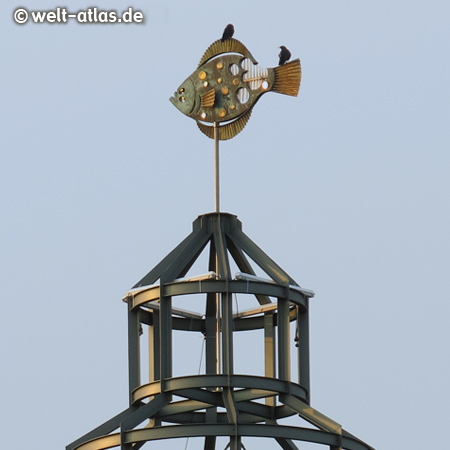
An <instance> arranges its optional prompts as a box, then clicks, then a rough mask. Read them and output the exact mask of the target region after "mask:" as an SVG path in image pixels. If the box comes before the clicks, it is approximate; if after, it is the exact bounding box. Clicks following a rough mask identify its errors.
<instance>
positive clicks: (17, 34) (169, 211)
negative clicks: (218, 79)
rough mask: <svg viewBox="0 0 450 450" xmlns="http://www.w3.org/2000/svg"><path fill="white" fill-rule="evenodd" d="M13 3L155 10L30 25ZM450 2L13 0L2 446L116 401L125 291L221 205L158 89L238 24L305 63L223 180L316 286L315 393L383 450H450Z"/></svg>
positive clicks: (224, 162)
mask: <svg viewBox="0 0 450 450" xmlns="http://www.w3.org/2000/svg"><path fill="white" fill-rule="evenodd" d="M19 6H20V7H24V8H27V9H29V10H53V9H54V8H56V7H57V6H65V7H66V8H67V10H68V11H69V12H77V11H79V10H83V9H86V8H88V7H94V6H96V7H98V8H99V9H103V10H111V9H116V10H118V11H119V12H122V11H123V10H125V9H127V8H128V7H133V8H134V9H135V10H139V11H142V13H143V15H144V18H145V22H144V23H143V24H127V25H125V24H110V25H104V24H102V25H101V24H98V25H95V24H86V25H81V24H78V23H76V22H75V21H74V19H71V21H70V22H69V23H67V24H53V25H49V24H33V23H26V24H25V25H17V24H16V23H15V22H14V21H13V12H14V11H15V10H16V9H17V8H18V7H19ZM449 17H450V5H449V3H448V2H447V1H444V0H442V1H437V0H435V1H430V2H424V1H420V2H419V1H403V0H402V1H386V0H379V1H377V2H374V1H371V2H369V1H360V0H359V1H351V0H348V1H341V2H337V1H334V0H333V1H331V0H323V1H322V0H317V1H303V0H299V1H284V0H279V1H276V2H268V1H260V2H252V1H248V2H241V1H228V2H206V1H196V0H192V1H190V2H185V1H179V0H173V1H171V2H166V3H164V2H157V1H146V2H144V1H142V0H136V1H135V2H132V3H126V2H122V1H115V0H114V1H108V2H106V1H99V2H98V3H95V4H93V3H92V2H87V3H85V2H75V1H73V0H68V1H66V2H63V4H55V3H52V2H48V1H47V0H42V1H37V2H36V1H34V2H30V1H26V2H22V1H21V2H12V1H10V0H4V1H3V2H2V4H1V6H0V37H1V42H2V44H1V46H0V52H1V53H0V55H1V61H2V70H1V71H0V93H1V94H0V95H1V102H0V103H1V109H0V111H1V112H0V114H1V117H0V129H1V133H0V139H1V147H0V148H1V164H0V174H1V176H0V196H1V205H2V214H1V219H0V231H1V233H0V260H1V266H0V269H1V270H0V299H1V315H0V356H1V367H2V369H1V377H0V380H1V383H0V418H1V423H2V426H1V429H2V442H3V444H2V447H4V448H17V449H21V448H24V449H25V448H33V449H36V450H41V449H42V450H47V449H58V448H59V449H60V448H63V447H65V445H67V444H69V443H70V442H72V441H73V440H75V439H76V438H78V437H80V436H81V435H83V434H84V433H85V432H87V431H89V430H91V429H92V428H94V427H95V426H97V425H99V424H101V423H102V422H103V421H105V420H106V419H109V418H110V417H112V416H113V415H115V414H116V413H118V412H120V411H122V410H123V409H125V407H126V405H127V349H126V340H127V334H126V306H125V304H124V303H123V302H122V301H121V298H122V296H123V294H124V293H125V292H126V291H127V290H128V289H129V288H130V287H131V286H133V285H134V284H135V283H136V282H137V281H138V280H139V279H140V278H141V277H142V276H143V275H145V274H146V273H147V272H148V271H149V270H150V269H151V268H152V267H153V266H154V265H156V264H157V263H158V262H159V261H160V259H161V258H162V257H163V256H165V255H166V254H167V253H168V252H169V251H170V250H171V249H172V248H173V247H174V246H175V245H177V244H178V243H179V242H180V241H181V240H182V239H183V238H184V237H185V236H186V235H187V234H189V233H190V231H191V229H192V221H193V220H194V219H195V218H196V217H197V216H198V215H199V214H203V213H206V212H210V211H212V210H213V209H214V195H213V144H212V141H211V140H209V139H207V138H206V137H205V136H203V135H202V134H201V133H200V132H199V131H198V129H197V127H196V125H195V123H194V121H193V120H191V119H189V118H187V117H186V116H184V115H182V114H181V113H180V112H179V111H177V110H176V109H175V108H174V107H173V106H172V105H171V103H170V102H169V97H170V96H171V95H172V94H173V92H174V90H175V89H176V88H177V87H178V86H179V84H180V83H181V82H182V81H183V80H184V79H185V78H186V77H187V76H188V75H190V74H191V72H193V71H194V69H195V68H196V66H197V63H198V61H199V59H200V57H201V56H202V54H203V52H204V50H205V49H206V48H207V47H208V46H209V44H210V43H211V42H213V41H214V40H216V39H217V38H219V37H220V36H221V34H222V31H223V28H224V26H225V25H226V24H227V23H230V22H232V23H234V25H235V29H236V33H235V37H236V38H237V39H239V40H241V41H242V42H243V43H245V45H246V46H247V47H248V48H249V50H250V51H251V52H252V53H253V55H254V56H255V57H256V59H257V60H258V61H259V63H260V65H261V66H263V67H273V66H275V65H276V64H277V54H278V52H279V49H278V47H279V46H280V45H282V44H283V45H286V46H287V47H288V48H289V49H290V50H291V52H292V54H293V57H300V59H301V61H302V68H303V80H302V84H301V88H300V94H299V97H298V98H291V97H287V96H281V95H276V94H267V95H265V96H264V98H263V99H261V101H260V102H259V103H258V104H257V105H256V107H255V109H254V112H253V114H252V118H251V119H250V121H249V123H248V125H247V127H246V128H245V129H244V131H243V132H242V133H241V134H240V135H238V136H237V137H236V138H234V139H232V140H231V141H227V142H224V143H222V144H221V177H222V178H221V181H222V210H223V211H227V212H231V213H234V214H236V215H238V217H239V219H240V220H241V221H242V222H243V229H244V232H245V233H246V234H247V235H248V236H249V237H250V238H251V239H252V240H254V241H255V242H256V243H257V244H258V245H259V246H260V247H262V248H263V249H264V251H265V252H266V253H267V254H269V255H270V256H271V257H272V258H273V259H275V261H277V262H278V263H279V264H280V265H281V266H282V267H283V268H284V269H285V270H286V271H287V272H288V273H289V274H291V275H292V276H293V277H294V278H295V279H296V281H297V282H298V283H300V284H301V285H302V286H305V287H307V288H310V289H313V290H314V291H315V292H316V297H315V298H314V299H313V301H312V304H311V336H310V338H311V364H312V373H311V379H312V405H313V406H314V407H315V408H316V409H318V410H319V411H321V412H323V413H324V414H326V415H328V416H330V417H331V418H333V419H334V420H336V421H337V422H339V423H341V424H342V425H343V426H344V428H346V429H347V430H348V431H350V432H351V433H353V434H355V435H356V436H358V437H360V438H361V439H363V440H365V441H366V442H368V443H369V444H371V445H373V446H374V447H376V448H377V449H379V450H381V449H384V450H397V449H401V448H405V449H406V448H407V449H409V450H415V449H417V450H419V449H420V450H422V449H424V448H442V446H443V445H445V444H444V443H445V442H446V441H447V439H446V438H447V430H448V405H449V402H450V393H449V387H448V386H449V383H448V380H449V379H450V370H449V369H450V366H449V364H450V363H449V340H450V327H449V324H448V322H449V317H450V298H449V293H448V290H449V289H448V285H449V275H450V239H449V230H450V208H449V201H450V198H449V197H450V176H449V173H450V152H449V150H450V149H449V144H450V126H449V124H450V121H449V105H450V88H449V86H450V84H449V80H450V59H449V54H450V49H449V43H450V27H449ZM243 358H245V356H243ZM177 445H179V448H180V449H181V450H182V449H184V443H181V442H179V443H178V444H177ZM173 448H178V447H173ZM266 448H269V446H267V447H266ZM248 450H250V449H249V448H248Z"/></svg>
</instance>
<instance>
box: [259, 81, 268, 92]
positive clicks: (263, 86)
mask: <svg viewBox="0 0 450 450" xmlns="http://www.w3.org/2000/svg"><path fill="white" fill-rule="evenodd" d="M261 87H262V89H263V90H264V91H267V89H269V83H268V82H267V81H266V80H264V81H263V82H262V84H261Z"/></svg>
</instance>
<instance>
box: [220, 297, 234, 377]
mask: <svg viewBox="0 0 450 450" xmlns="http://www.w3.org/2000/svg"><path fill="white" fill-rule="evenodd" d="M222 364H223V366H222V372H223V374H224V375H232V374H233V296H232V294H230V293H228V292H226V293H224V294H222Z"/></svg>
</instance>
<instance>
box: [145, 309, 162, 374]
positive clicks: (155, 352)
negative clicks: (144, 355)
mask: <svg viewBox="0 0 450 450" xmlns="http://www.w3.org/2000/svg"><path fill="white" fill-rule="evenodd" d="M152 321H153V323H152V324H151V325H149V327H148V364H149V381H150V382H152V381H157V380H159V375H160V370H161V369H160V361H161V357H160V353H159V350H160V342H159V311H158V310H155V311H153V312H152Z"/></svg>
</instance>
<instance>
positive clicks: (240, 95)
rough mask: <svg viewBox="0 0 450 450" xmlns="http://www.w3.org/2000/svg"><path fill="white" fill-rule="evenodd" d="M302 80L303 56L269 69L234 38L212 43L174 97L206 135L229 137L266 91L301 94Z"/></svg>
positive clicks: (237, 131) (242, 126)
mask: <svg viewBox="0 0 450 450" xmlns="http://www.w3.org/2000/svg"><path fill="white" fill-rule="evenodd" d="M300 80H301V65H300V60H299V59H296V60H294V61H291V62H289V63H286V64H283V65H281V66H278V67H274V68H269V69H264V68H261V67H260V66H259V65H258V63H257V62H256V60H255V59H254V57H253V56H252V55H251V53H250V52H249V51H248V49H247V48H246V47H245V46H244V45H243V44H242V43H241V42H239V41H238V40H236V39H233V38H230V39H228V40H226V41H225V42H221V41H220V40H219V41H216V42H213V44H211V45H210V47H209V48H208V49H207V50H206V52H205V55H204V56H203V58H202V59H201V61H200V64H199V66H198V68H197V70H196V71H194V73H192V75H190V76H189V77H188V78H187V79H186V80H185V81H184V82H183V83H182V84H181V85H180V86H179V87H178V89H177V91H176V92H175V93H174V95H173V97H171V98H170V101H171V102H172V104H173V105H174V106H175V107H176V108H177V109H178V110H180V111H181V112H182V113H183V114H185V115H187V116H188V117H191V118H193V119H194V120H195V121H196V122H197V125H198V127H199V129H200V131H202V133H204V134H205V135H206V136H208V137H209V138H214V139H215V140H218V139H219V140H227V139H231V138H233V137H234V136H236V135H237V134H238V133H240V132H241V131H242V130H243V128H244V127H245V125H246V124H247V122H248V120H249V119H250V115H251V112H252V108H253V107H254V106H255V104H256V102H257V101H258V100H259V99H260V98H261V96H262V95H263V94H265V93H267V92H271V91H272V92H278V93H280V94H285V95H290V96H295V97H296V96H297V95H298V91H299V88H300ZM207 123H211V124H214V125H213V126H209V125H207ZM220 123H225V124H224V125H219V124H220ZM216 133H217V136H216V138H217V139H216V138H215V134H216ZM218 211H219V208H218V204H217V203H216V212H218Z"/></svg>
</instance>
